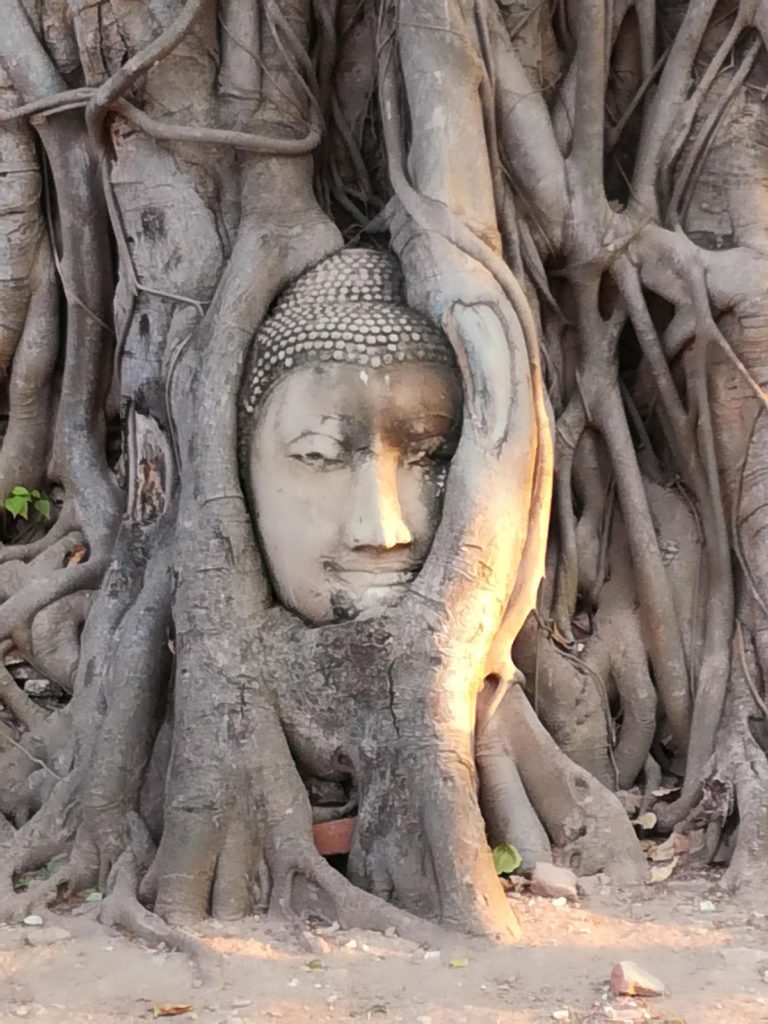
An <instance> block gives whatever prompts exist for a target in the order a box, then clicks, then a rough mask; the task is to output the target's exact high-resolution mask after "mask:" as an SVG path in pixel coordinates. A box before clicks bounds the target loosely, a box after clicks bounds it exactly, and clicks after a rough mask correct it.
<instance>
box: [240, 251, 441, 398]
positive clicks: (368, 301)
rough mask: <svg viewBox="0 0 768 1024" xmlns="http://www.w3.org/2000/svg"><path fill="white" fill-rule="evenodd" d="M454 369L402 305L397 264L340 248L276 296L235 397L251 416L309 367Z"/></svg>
mask: <svg viewBox="0 0 768 1024" xmlns="http://www.w3.org/2000/svg"><path fill="white" fill-rule="evenodd" d="M414 362H419V363H438V364H443V365H448V366H455V365H456V360H455V356H454V353H453V350H452V348H451V345H450V342H449V341H448V339H447V338H446V337H445V335H444V334H443V333H442V331H441V330H440V329H439V328H438V327H436V326H435V325H434V324H433V323H432V321H430V320H428V319H427V318H426V317H424V316H422V315H421V314H420V313H417V312H416V311H415V310H413V309H410V307H408V306H407V305H406V304H405V288H404V283H403V278H402V272H401V270H400V264H399V263H398V261H397V258H396V257H395V256H394V255H393V254H392V253H390V252H381V251H377V250H373V249H345V250H343V251H342V252H340V253H336V254H335V255H333V256H330V257H329V258H328V259H326V260H323V261H322V262H321V263H319V264H318V265H317V266H316V267H313V268H312V269H311V270H309V271H307V273H306V274H304V275H303V276H302V277H300V278H299V279H298V280H297V281H295V282H294V283H293V284H292V285H290V287H289V288H287V289H286V291H285V292H283V294H282V295H281V296H280V298H279V299H278V301H277V303H276V304H275V307H274V309H273V310H272V312H271V313H270V315H269V316H268V317H267V319H266V320H265V321H264V323H263V324H262V325H261V327H260V328H259V330H258V331H257V332H256V335H255V336H254V340H253V346H252V348H251V353H250V357H249V359H248V364H247V368H246V373H245V376H244V379H243V387H242V390H241V394H240V414H241V417H243V416H244V417H252V416H253V415H254V413H255V412H256V410H257V409H258V407H259V406H260V405H261V404H262V403H263V401H264V399H265V397H266V395H267V392H268V391H270V390H271V388H272V387H273V386H274V385H275V384H276V383H277V382H278V381H279V380H280V379H281V378H282V377H283V376H284V375H285V374H286V373H289V372H291V371H292V370H294V369H297V368H299V367H300V366H306V365H309V364H318V363H321V364H322V363H329V364H333V363H336V364H339V363H341V364H351V365H353V366H363V367H371V368H373V369H377V368H378V367H381V366H389V365H397V364H398V363H414Z"/></svg>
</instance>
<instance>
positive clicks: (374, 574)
mask: <svg viewBox="0 0 768 1024" xmlns="http://www.w3.org/2000/svg"><path fill="white" fill-rule="evenodd" d="M420 568H421V565H414V564H413V563H412V564H406V565H402V564H399V565H387V564H385V563H384V562H382V563H381V564H370V563H369V564H367V565H360V564H357V565H341V564H339V563H338V562H334V561H328V562H326V569H327V570H329V571H330V572H333V574H334V577H335V578H336V579H337V580H338V581H339V583H341V584H343V585H344V586H345V587H347V588H349V589H350V590H351V591H353V592H355V593H362V592H364V591H367V590H374V589H375V590H380V589H382V588H388V587H406V586H408V584H410V583H413V581H414V580H415V579H416V577H417V574H418V572H419V569H420Z"/></svg>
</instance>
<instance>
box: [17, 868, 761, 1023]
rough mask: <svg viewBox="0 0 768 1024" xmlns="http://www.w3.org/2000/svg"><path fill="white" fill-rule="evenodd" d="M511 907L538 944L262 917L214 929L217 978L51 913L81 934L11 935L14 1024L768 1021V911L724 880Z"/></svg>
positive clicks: (86, 919) (527, 900) (209, 935)
mask: <svg viewBox="0 0 768 1024" xmlns="http://www.w3.org/2000/svg"><path fill="white" fill-rule="evenodd" d="M510 898H511V899H512V902H513V903H514V906H515V909H516V911H517V914H518V917H519V920H520V923H521V926H522V929H523V938H522V939H521V941H520V942H519V944H518V945H516V946H513V947H507V948H491V949H489V948H488V947H487V946H484V945H482V944H478V943H475V942H472V941H467V940H462V939H456V938H450V939H447V940H446V942H445V944H444V946H443V948H442V949H441V950H440V951H439V952H438V951H435V950H432V951H429V950H425V949H424V948H420V947H418V946H416V945H415V944H413V943H409V942H406V941H404V940H402V939H400V938H398V937H396V936H390V937H386V936H381V935H379V934H376V933H372V932H343V931H335V932H334V931H331V932H330V933H329V932H328V931H325V930H322V929H321V934H320V935H319V936H318V934H317V932H316V931H315V932H313V933H311V941H310V940H306V941H305V945H306V948H302V944H301V943H299V942H293V943H290V942H287V941H286V940H285V938H284V937H282V938H281V937H280V933H279V932H278V931H276V930H271V929H270V928H269V927H268V926H266V925H265V924H264V922H262V921H258V920H255V921H254V920H251V921H248V922H243V923H239V924H237V925H232V926H231V925H224V926H221V927H217V926H215V925H213V924H212V923H211V924H208V925H206V926H205V928H204V929H203V930H202V931H201V933H200V934H201V935H202V936H203V937H204V941H205V942H206V944H207V945H208V946H209V947H210V948H212V949H214V950H216V951H217V952H218V954H220V956H219V957H218V958H217V959H218V963H217V966H216V967H215V968H214V970H213V972H212V974H211V975H210V976H209V977H207V978H205V980H203V979H201V978H200V977H199V976H198V974H197V972H196V969H195V967H194V966H193V964H192V963H191V961H190V960H189V958H188V957H186V956H185V955H183V954H181V953H174V952H166V951H162V950H161V951H156V950H151V949H149V948H147V947H146V946H144V945H142V944H141V943H139V942H135V941H132V940H129V939H128V938H126V937H125V936H123V935H121V934H120V933H118V932H116V931H113V930H108V929H106V928H104V927H102V926H101V925H99V924H97V923H96V922H95V920H93V917H92V915H93V914H95V913H97V912H98V904H89V905H87V906H81V907H79V908H77V909H78V910H79V911H80V912H79V913H77V914H74V915H73V914H71V913H64V914H56V915H54V914H48V915H46V922H45V924H46V925H47V926H50V925H56V926H58V927H64V928H66V929H67V930H68V931H70V932H71V934H72V938H71V939H68V940H64V941H60V942H57V943H56V944H53V945H44V946H30V945H29V944H28V937H29V934H30V932H31V931H32V929H31V928H30V927H28V926H19V927H11V926H6V927H1V928H0V1022H2V1024H11V1022H13V1024H17V1022H18V1020H19V1019H20V1018H26V1019H29V1020H44V1021H46V1022H49V1024H82V1022H86V1021H88V1022H91V1021H92V1022H94V1024H117V1022H124V1021H147V1020H153V1019H156V1017H155V1014H156V1013H157V1011H158V1010H160V1009H162V1010H167V1009H168V1008H169V1007H170V1006H172V1005H174V1004H176V1005H180V1006H188V1007H189V1009H188V1010H187V1012H185V1013H184V1014H182V1015H179V1016H178V1017H175V1018H171V1017H168V1018H157V1019H161V1020H162V1019H168V1020H171V1019H175V1020H178V1021H179V1022H180V1024H187V1022H191V1021H199V1022H200V1024H251V1022H274V1021H279V1022H283V1024H298V1022H305V1021H311V1022H317V1024H320V1022H326V1021H334V1022H338V1021H355V1022H367V1021H376V1022H382V1024H386V1022H388V1021H391V1022H394V1021H402V1022H406V1024H465V1022H467V1024H539V1022H544V1021H552V1020H558V1019H565V1020H567V1021H570V1022H571V1024H587V1022H588V1024H593V1022H597V1021H600V1022H604V1021H610V1020H613V1021H618V1022H622V1021H631V1020H661V1021H667V1022H669V1024H673V1022H674V1024H682V1022H685V1024H722V1022H728V1024H730V1022H733V1024H755V1022H758V1021H768V983H766V981H765V980H764V979H763V975H764V972H766V971H768V917H767V916H766V912H768V904H761V905H752V906H749V905H745V904H744V903H743V902H741V903H738V904H737V903H735V902H733V901H731V900H729V899H727V898H726V897H725V896H724V894H722V893H721V892H719V891H718V890H717V887H716V879H713V878H712V876H709V877H707V878H705V879H698V880H693V881H675V880H672V881H671V882H668V883H664V884H663V885H656V886H652V887H645V888H643V889H641V890H634V891H621V890H616V889H613V888H610V887H609V888H608V889H605V888H601V889H600V890H599V892H598V893H597V894H596V895H592V896H590V897H585V898H584V899H583V900H582V902H581V903H580V904H577V905H569V906H565V907H563V906H558V905H557V903H556V902H554V901H552V900H549V899H543V898H539V897H531V896H528V895H523V894H520V895H515V896H512V897H510ZM713 905H714V906H713ZM83 911H86V912H85V913H83ZM311 945H314V950H315V951H314V952H310V948H311ZM620 959H631V960H633V961H635V962H636V963H637V964H639V965H640V966H642V967H643V968H645V969H646V970H649V971H651V972H652V973H653V974H655V975H656V976H657V977H658V978H659V979H661V981H663V982H664V984H665V985H666V986H667V988H668V993H669V994H668V995H666V996H663V997H660V998H653V999H645V1000H642V999H635V1000H632V999H627V998H624V999H614V998H613V997H611V996H610V995H609V994H608V984H607V983H608V979H609V977H610V973H611V967H612V965H613V964H614V963H615V962H616V961H617V960H620ZM452 961H458V964H459V965H454V966H452V965H451V962H452ZM766 978H768V974H767V975H766ZM558 1011H560V1013H559V1014H558ZM563 1011H567V1012H568V1013H567V1015H565V1016H563ZM553 1014H557V1015H556V1016H553Z"/></svg>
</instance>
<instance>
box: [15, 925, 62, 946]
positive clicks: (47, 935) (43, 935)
mask: <svg viewBox="0 0 768 1024" xmlns="http://www.w3.org/2000/svg"><path fill="white" fill-rule="evenodd" d="M25 938H26V940H27V945H29V946H52V945H53V944H54V942H66V940H67V939H71V938H72V936H71V935H70V933H69V932H68V931H67V929H66V928H55V927H53V928H35V929H33V930H31V931H29V932H27V933H26V935H25Z"/></svg>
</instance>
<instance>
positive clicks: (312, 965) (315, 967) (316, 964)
mask: <svg viewBox="0 0 768 1024" xmlns="http://www.w3.org/2000/svg"><path fill="white" fill-rule="evenodd" d="M307 967H308V968H309V969H310V971H322V969H323V965H322V963H321V961H320V960H310V961H309V963H308V964H307Z"/></svg>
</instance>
